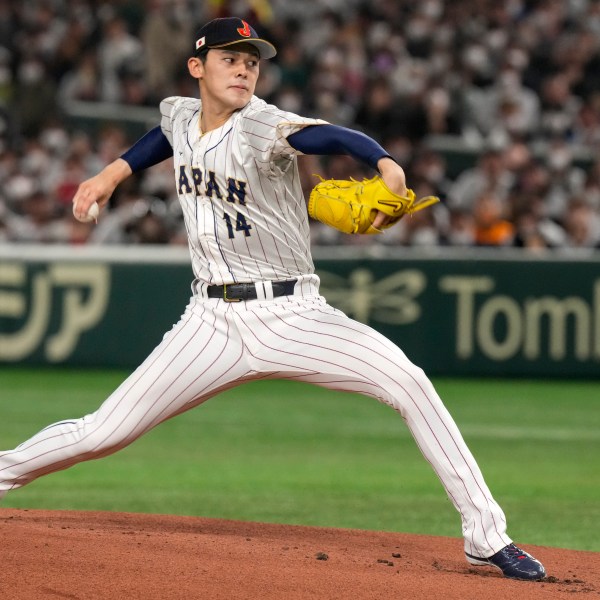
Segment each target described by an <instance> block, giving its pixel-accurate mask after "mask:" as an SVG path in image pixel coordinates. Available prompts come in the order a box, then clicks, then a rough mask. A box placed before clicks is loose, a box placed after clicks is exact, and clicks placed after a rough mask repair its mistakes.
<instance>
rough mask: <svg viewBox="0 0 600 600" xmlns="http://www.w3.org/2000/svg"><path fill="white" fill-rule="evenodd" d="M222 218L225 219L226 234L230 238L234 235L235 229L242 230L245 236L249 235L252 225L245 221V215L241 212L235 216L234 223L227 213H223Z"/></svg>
mask: <svg viewBox="0 0 600 600" xmlns="http://www.w3.org/2000/svg"><path fill="white" fill-rule="evenodd" d="M223 218H224V219H225V225H227V234H228V235H229V239H230V240H231V239H233V238H234V237H235V232H236V231H243V232H244V235H245V236H246V237H248V236H249V235H250V230H251V229H252V225H250V224H249V223H248V222H247V221H246V217H245V216H244V215H243V214H242V213H237V215H236V217H235V225H234V224H233V222H232V221H233V219H232V218H231V216H230V215H228V214H227V213H225V214H224V215H223ZM234 228H235V230H234Z"/></svg>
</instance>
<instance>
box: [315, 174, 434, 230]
mask: <svg viewBox="0 0 600 600" xmlns="http://www.w3.org/2000/svg"><path fill="white" fill-rule="evenodd" d="M320 179H321V182H320V183H317V185H315V187H314V188H313V189H312V191H311V193H310V197H309V200H308V214H309V215H310V216H311V217H312V218H313V219H317V220H318V221H321V223H325V225H329V226H330V227H334V228H335V229H338V230H339V231H343V232H344V233H369V234H371V233H381V232H382V230H383V229H387V228H388V227H391V226H392V225H394V223H397V222H398V221H399V220H400V219H401V218H402V217H403V216H404V215H406V214H409V215H410V214H412V213H414V212H417V211H418V210H422V209H424V208H427V207H428V206H431V205H432V204H435V203H436V202H439V201H440V199H439V198H438V197H436V196H426V197H425V198H421V199H419V200H417V199H416V197H415V193H414V192H413V191H412V190H410V189H407V190H406V196H399V195H398V194H395V193H394V192H392V191H391V190H390V189H389V188H388V187H387V185H385V183H384V181H383V179H382V178H381V177H380V176H379V175H376V176H375V177H373V178H372V179H363V181H355V180H354V179H350V180H347V179H342V180H336V179H327V180H325V179H323V178H322V177H320ZM378 210H379V211H381V212H384V213H385V214H386V215H389V216H390V217H392V219H391V220H390V221H389V222H388V223H386V224H385V225H384V226H382V228H381V229H377V228H375V227H373V220H374V219H375V216H376V215H377V211H378Z"/></svg>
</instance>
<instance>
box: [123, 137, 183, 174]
mask: <svg viewBox="0 0 600 600" xmlns="http://www.w3.org/2000/svg"><path fill="white" fill-rule="evenodd" d="M171 156H173V148H172V147H171V144H170V143H169V140H168V139H167V138H166V137H165V134H164V133H163V132H162V129H161V128H160V127H155V128H154V129H151V130H150V131H149V132H148V133H147V134H146V135H145V136H144V137H142V138H140V139H139V140H138V141H137V142H136V143H135V144H134V145H133V146H131V148H129V150H127V152H125V153H124V154H122V155H121V158H122V159H123V160H124V161H126V162H127V163H128V164H129V166H130V167H131V170H132V171H133V172H134V173H137V172H138V171H142V170H143V169H147V168H148V167H152V166H154V165H157V164H158V163H159V162H162V161H163V160H166V159H167V158H170V157H171Z"/></svg>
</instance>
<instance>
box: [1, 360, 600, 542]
mask: <svg viewBox="0 0 600 600" xmlns="http://www.w3.org/2000/svg"><path fill="white" fill-rule="evenodd" d="M126 375H127V374H126V373H123V372H119V371H93V370H86V371H84V370H82V371H77V370H66V369H56V370H45V369H41V370H32V369H13V370H9V369H6V368H5V369H4V370H3V371H0V448H3V449H7V448H11V447H14V446H16V445H17V444H18V443H20V442H21V441H23V440H24V439H26V438H27V437H29V436H30V435H32V434H33V433H35V432H36V431H37V430H38V429H40V428H41V427H44V426H46V425H47V424H49V423H51V422H53V421H57V420H61V419H65V418H72V417H77V416H81V415H83V414H86V413H88V412H91V411H93V410H95V409H96V408H97V406H98V405H99V403H100V402H101V401H102V400H103V399H104V398H105V397H106V396H107V395H108V394H109V393H110V392H111V391H112V389H114V387H116V385H118V383H120V381H121V380H122V379H123V378H124V377H125V376H126ZM435 384H436V386H437V388H438V391H439V392H440V394H441V396H442V398H444V400H445V403H446V405H447V407H448V408H449V409H450V412H451V413H452V414H453V415H454V417H455V419H456V421H457V423H458V425H459V427H460V428H461V430H462V432H463V435H464V437H465V439H466V440H467V442H468V444H469V446H470V448H471V450H472V451H473V453H474V454H475V456H476V458H477V460H478V462H479V465H480V466H481V468H482V470H483V472H484V475H485V476H486V480H487V482H488V484H489V486H490V488H491V489H492V491H493V493H494V496H495V497H496V499H497V500H498V502H499V503H500V504H501V506H502V507H503V508H504V511H505V512H506V514H507V517H508V520H509V533H510V534H511V536H512V537H513V538H514V539H515V540H517V541H519V542H522V543H529V544H541V545H549V546H558V547H563V548H576V549H581V550H594V551H600V540H599V538H598V535H597V524H598V522H600V503H599V502H598V498H600V461H599V459H598V457H600V404H599V402H600V399H599V398H598V384H597V383H596V382H589V381H587V382H586V381H584V382H560V381H552V382H537V381H526V380H507V381H503V380H502V381H501V380H496V379H494V380H459V379H439V380H436V381H435ZM3 506H6V507H21V508H47V509H76V510H112V511H129V512H152V513H170V514H184V515H202V516H209V517H220V518H231V519H241V520H253V521H268V522H278V523H294V524H309V525H320V526H334V527H355V528H360V529H376V530H387V531H401V532H415V533H423V534H433V535H447V536H454V537H459V536H460V522H459V519H458V516H457V513H456V512H455V510H454V508H453V507H452V505H451V504H450V502H449V501H448V499H447V497H446V495H445V493H444V491H443V489H442V487H441V485H440V483H439V482H438V480H437V479H436V477H435V475H434V474H433V472H432V470H431V469H430V467H429V465H428V464H427V463H426V462H425V460H424V459H423V458H422V456H421V455H420V453H419V452H418V450H417V448H416V445H415V443H414V441H413V440H412V437H411V436H410V434H409V433H408V430H407V429H406V427H405V425H404V423H403V422H402V419H401V418H400V417H399V416H398V415H396V413H394V411H392V410H391V409H390V408H389V407H387V406H383V405H380V404H378V403H377V402H375V401H373V400H370V399H368V398H365V397H363V396H359V395H351V394H341V393H333V392H329V391H324V390H321V389H319V388H316V387H312V386H308V385H303V384H298V383H289V382H278V381H277V382H276V381H271V382H261V383H254V384H247V385H245V386H243V387H240V388H237V389H235V390H231V391H229V392H227V393H225V394H222V395H221V396H219V397H218V398H215V399H213V400H211V401H209V402H208V403H206V404H205V405H204V406H202V407H199V408H197V409H194V410H192V411H190V412H188V413H186V414H184V415H181V416H179V417H177V418H175V419H173V420H171V421H169V422H167V423H164V424H162V425H161V426H160V427H158V428H156V429H155V430H153V431H152V432H150V433H149V434H147V435H146V436H145V437H143V438H142V439H140V440H138V441H137V442H136V443H134V444H133V445H131V446H130V447H129V448H127V449H125V450H123V451H121V452H119V453H117V454H115V455H113V456H110V457H107V458H104V459H102V460H99V461H92V462H88V463H84V464H80V465H77V466H76V467H73V468H72V469H69V470H67V471H63V472H60V473H56V474H53V475H51V476H48V477H44V478H41V479H39V480H37V481H36V482H34V483H33V484H31V485H29V486H27V487H25V488H22V489H19V490H16V491H14V492H13V493H11V494H9V495H8V496H7V497H6V499H5V500H4V502H3Z"/></svg>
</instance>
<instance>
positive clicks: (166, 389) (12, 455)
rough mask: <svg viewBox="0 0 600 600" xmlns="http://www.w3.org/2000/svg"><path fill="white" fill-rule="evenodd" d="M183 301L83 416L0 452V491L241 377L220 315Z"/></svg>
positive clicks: (125, 436) (116, 442)
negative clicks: (135, 362) (170, 323)
mask: <svg viewBox="0 0 600 600" xmlns="http://www.w3.org/2000/svg"><path fill="white" fill-rule="evenodd" d="M216 318H217V317H216V316H215V315H214V314H212V313H211V312H210V311H208V310H205V309H202V308H201V307H195V308H193V309H192V308H188V310H187V311H186V313H185V314H184V315H183V317H182V319H181V321H180V322H179V323H178V324H177V325H176V326H175V327H174V328H173V329H172V330H171V331H170V332H169V333H168V334H167V335H166V336H165V338H164V339H163V341H162V342H161V343H160V344H159V346H157V347H156V349H155V350H154V351H153V352H152V353H151V354H150V356H149V357H148V358H147V359H146V360H145V361H144V362H143V363H142V364H141V365H140V366H139V367H138V368H137V369H136V370H135V371H134V372H133V373H132V374H131V375H130V376H129V377H128V378H127V379H126V380H125V381H124V382H123V383H122V384H121V385H120V386H119V388H118V389H117V390H116V391H115V392H114V393H113V394H111V396H110V397H109V398H108V399H107V400H106V401H105V402H104V403H103V404H102V406H100V408H99V409H98V410H97V411H96V412H94V413H92V414H89V415H87V416H85V417H82V418H79V419H74V420H68V421H61V422H58V423H54V424H53V425H50V426H48V427H46V428H45V429H43V430H42V431H40V432H39V433H37V434H36V435H34V436H33V437H32V438H30V439H29V440H27V441H25V442H23V443H22V444H21V445H20V446H18V447H17V448H15V449H14V450H11V451H7V452H1V453H0V495H1V494H2V492H6V491H8V490H11V489H14V488H17V487H21V486H23V485H25V484H27V483H29V482H31V481H33V480H34V479H36V478H38V477H40V476H41V475H44V474H47V473H51V472H54V471H59V470H62V469H66V468H68V467H70V466H72V465H74V464H76V463H79V462H82V461H85V460H89V459H93V458H100V457H102V456H106V455H108V454H112V453H113V452H116V451H117V450H119V449H121V448H124V447H125V446H127V445H128V444H130V443H131V442H133V441H134V440H135V439H137V438H138V437H140V436H141V435H142V434H144V433H145V432H147V431H149V430H150V429H151V428H152V427H154V426H156V425H158V424H159V423H160V422H162V421H164V420H166V419H168V418H170V417H173V416H174V415H176V414H178V413H180V412H183V411H185V410H188V409H190V408H192V407H193V406H196V405H197V404H200V403H201V402H203V401H205V400H207V399H208V398H210V397H211V396H212V395H214V394H215V393H217V392H218V391H221V390H222V389H224V388H226V387H228V386H231V385H233V382H234V381H235V379H236V378H238V377H241V376H243V374H244V370H245V368H244V367H243V361H242V360H241V359H242V347H241V343H240V342H239V339H238V338H237V336H235V335H231V334H230V332H229V331H228V324H227V321H226V320H225V319H223V322H222V323H221V324H219V325H218V326H215V319H216Z"/></svg>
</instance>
